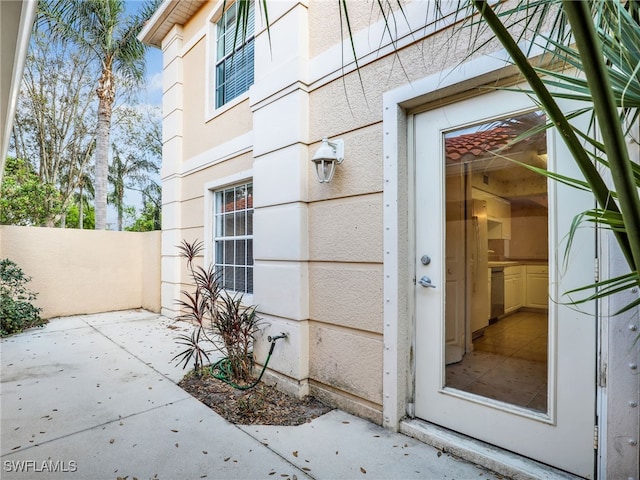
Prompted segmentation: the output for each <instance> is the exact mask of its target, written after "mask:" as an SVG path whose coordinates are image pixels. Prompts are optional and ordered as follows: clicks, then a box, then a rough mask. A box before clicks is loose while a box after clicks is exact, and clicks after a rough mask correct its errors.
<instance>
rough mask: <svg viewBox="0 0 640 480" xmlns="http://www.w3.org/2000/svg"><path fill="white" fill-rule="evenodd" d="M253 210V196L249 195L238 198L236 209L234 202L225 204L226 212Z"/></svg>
mask: <svg viewBox="0 0 640 480" xmlns="http://www.w3.org/2000/svg"><path fill="white" fill-rule="evenodd" d="M252 208H253V195H247V196H244V197H240V198H236V206H235V208H234V206H233V202H228V203H225V205H224V210H223V211H225V212H232V211H233V210H245V209H252Z"/></svg>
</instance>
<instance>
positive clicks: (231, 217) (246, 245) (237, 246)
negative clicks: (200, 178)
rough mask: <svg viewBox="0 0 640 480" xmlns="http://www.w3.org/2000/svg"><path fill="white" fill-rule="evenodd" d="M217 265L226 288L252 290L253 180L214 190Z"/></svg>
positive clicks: (242, 291)
mask: <svg viewBox="0 0 640 480" xmlns="http://www.w3.org/2000/svg"><path fill="white" fill-rule="evenodd" d="M214 197H215V210H214V222H213V223H214V227H213V230H214V232H213V247H214V252H215V253H214V255H215V262H214V268H215V271H216V274H217V275H218V281H219V282H220V283H221V285H222V287H223V288H225V289H226V290H232V291H234V292H241V293H248V294H251V293H253V184H252V183H245V184H242V185H236V186H233V187H228V188H225V189H223V190H217V191H216V192H214Z"/></svg>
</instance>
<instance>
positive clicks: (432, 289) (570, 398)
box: [413, 92, 596, 478]
mask: <svg viewBox="0 0 640 480" xmlns="http://www.w3.org/2000/svg"><path fill="white" fill-rule="evenodd" d="M544 121H545V118H544V116H543V115H542V114H541V113H540V112H537V111H536V107H535V105H534V104H533V103H532V102H531V101H530V100H529V99H528V98H527V96H526V95H525V94H519V93H515V92H493V93H488V94H485V95H481V96H479V97H476V98H473V99H470V100H464V101H461V102H458V103H454V104H451V105H448V106H445V107H441V108H438V109H435V110H430V111H427V112H424V113H419V114H416V115H414V117H413V126H414V128H413V134H414V147H415V202H416V203H415V219H416V242H415V245H416V259H415V270H416V280H417V281H416V286H415V302H416V342H415V343H416V390H415V413H416V416H417V417H419V418H422V419H424V420H427V421H429V422H432V423H435V424H438V425H442V426H444V427H447V428H450V429H452V430H455V431H458V432H460V433H463V434H465V435H469V436H471V437H474V438H477V439H480V440H482V441H485V442H488V443H490V444H493V445H497V446H499V447H502V448H504V449H507V450H511V451H514V452H516V453H518V454H521V455H523V456H526V457H530V458H533V459H535V460H538V461H540V462H543V463H546V464H549V465H552V466H554V467H557V468H559V469H562V470H566V471H568V472H572V473H575V474H577V475H580V476H583V477H585V478H593V476H594V442H593V438H594V426H595V387H596V385H595V362H596V355H595V352H596V319H595V316H594V307H593V305H589V306H581V307H580V309H581V311H580V312H579V311H577V310H576V309H575V308H573V307H570V306H567V305H563V304H562V301H563V300H564V297H563V296H562V294H563V293H564V292H566V291H568V290H570V289H572V288H576V287H579V286H582V285H584V284H587V283H591V279H592V278H593V268H594V252H595V246H594V238H595V235H594V232H593V231H592V230H590V229H587V228H585V229H582V230H580V231H579V232H578V233H577V234H576V237H575V238H574V243H573V246H572V247H571V250H570V252H569V254H568V255H569V256H568V257H567V258H566V261H565V247H566V241H567V233H568V231H569V228H570V225H571V221H572V219H573V217H574V216H575V215H576V214H577V213H579V212H581V211H583V210H585V209H588V208H589V207H590V206H591V205H592V200H591V197H590V195H588V194H585V193H584V192H578V191H576V190H574V189H571V188H569V187H565V186H563V185H560V184H558V183H555V182H552V181H548V180H547V179H546V178H545V177H544V176H542V175H539V174H537V173H533V172H531V170H530V169H527V168H525V167H523V166H522V164H529V165H535V166H537V167H540V168H547V169H549V170H551V171H556V172H559V173H563V174H565V175H570V176H579V171H578V169H577V168H576V167H575V165H574V162H573V160H572V158H571V157H570V155H569V153H568V152H567V151H566V148H565V147H564V145H563V144H562V141H561V139H560V138H559V137H558V135H556V134H555V133H554V132H553V131H549V132H546V133H540V134H538V135H536V136H534V137H532V138H529V139H527V140H522V141H520V142H518V143H513V142H511V141H512V140H513V139H514V138H516V137H517V136H518V134H519V133H520V132H522V131H523V130H527V129H529V128H530V127H531V126H532V125H534V124H538V123H540V122H544ZM585 121H586V119H585ZM510 142H511V143H510ZM513 160H516V161H517V162H520V163H516V162H514V161H513ZM427 257H428V260H429V261H425V259H427ZM425 277H427V278H425ZM482 282H486V283H484V284H483V283H482ZM487 283H488V284H489V285H487ZM480 287H482V288H480ZM478 292H482V294H481V295H478ZM488 292H491V298H490V299H489V298H487V296H488V295H489V293H488ZM541 297H542V301H541V300H540V299H541ZM479 298H480V299H481V300H479ZM545 298H548V301H547V302H545V300H544V299H545ZM505 303H506V304H505ZM489 304H490V305H489ZM472 317H473V319H474V320H473V322H471V318H472ZM472 325H473V326H472Z"/></svg>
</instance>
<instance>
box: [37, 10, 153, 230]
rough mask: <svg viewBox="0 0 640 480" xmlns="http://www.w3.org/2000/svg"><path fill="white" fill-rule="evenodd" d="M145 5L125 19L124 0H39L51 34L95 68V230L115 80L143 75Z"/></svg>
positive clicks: (103, 201) (103, 218)
mask: <svg viewBox="0 0 640 480" xmlns="http://www.w3.org/2000/svg"><path fill="white" fill-rule="evenodd" d="M157 3H158V2H157V0H154V1H150V2H148V3H146V4H145V5H144V6H143V7H142V8H141V10H140V11H139V13H138V14H137V15H135V16H128V15H127V14H126V10H125V1H124V0H41V2H40V19H41V20H40V21H41V23H44V24H45V25H46V27H47V28H49V30H50V32H51V34H52V35H54V36H60V37H62V38H65V39H68V40H71V41H73V42H74V43H75V44H76V45H77V46H78V47H79V48H80V49H81V50H84V51H88V52H91V54H92V56H93V58H94V60H95V62H97V63H98V64H99V67H100V72H101V75H100V78H99V79H98V85H97V88H96V93H97V95H98V118H97V129H96V153H95V155H96V168H95V211H96V227H95V228H96V229H98V230H104V229H105V228H106V226H107V178H108V165H109V145H110V132H111V114H112V110H113V105H114V102H115V100H116V87H117V85H118V82H120V83H121V84H123V85H129V86H132V85H137V84H139V82H140V81H141V80H142V78H143V77H144V72H145V51H146V46H145V45H144V44H143V43H142V42H140V41H139V40H138V39H137V38H136V36H137V34H138V32H139V31H140V29H141V28H142V26H143V25H144V22H146V20H148V19H149V17H150V16H151V14H152V13H153V11H154V10H155V8H156V6H157Z"/></svg>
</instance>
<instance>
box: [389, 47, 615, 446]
mask: <svg viewBox="0 0 640 480" xmlns="http://www.w3.org/2000/svg"><path fill="white" fill-rule="evenodd" d="M506 58H507V55H506V52H504V51H501V52H498V53H496V54H492V55H491V56H490V57H489V56H487V57H481V58H479V59H476V60H473V61H471V62H467V63H465V64H462V65H460V66H458V67H456V68H455V69H451V70H448V71H444V72H442V73H440V74H437V75H432V76H430V77H426V78H424V79H421V80H419V81H414V82H412V83H411V84H409V85H406V86H403V87H400V88H398V89H395V90H392V91H390V92H387V93H386V94H385V95H384V98H383V161H384V165H383V173H384V191H383V225H384V324H383V333H384V352H383V425H384V426H385V427H387V428H390V429H393V430H398V429H399V425H400V421H401V419H402V418H403V417H405V416H407V415H408V416H410V417H412V416H413V414H414V405H413V395H414V372H413V368H414V365H413V364H412V359H413V358H414V354H415V345H414V344H413V343H412V342H413V340H412V339H413V331H414V317H415V312H414V305H413V291H414V282H415V277H414V275H415V272H414V267H413V265H414V258H413V254H414V250H415V246H414V245H413V243H414V242H413V236H414V235H413V234H414V227H413V218H414V214H415V212H414V207H413V203H414V202H413V186H412V181H411V179H412V177H413V172H410V171H409V169H411V168H413V167H412V162H411V161H410V158H412V153H413V152H411V148H412V143H413V142H412V138H411V129H410V128H409V126H410V125H409V124H410V116H409V115H408V111H409V110H411V109H413V108H415V107H418V106H420V105H425V106H433V107H434V108H435V107H438V106H442V105H445V104H447V103H451V102H453V101H459V100H460V99H463V98H468V97H471V96H473V95H474V93H475V92H477V90H478V87H481V86H484V85H487V86H491V87H495V86H496V84H498V83H500V84H502V85H506V84H513V83H515V82H516V74H517V71H516V70H515V67H513V66H512V65H510V64H509V63H508V62H507V61H506V60H505V59H506ZM443 99H448V100H445V101H443ZM598 414H600V412H598ZM599 416H600V417H601V415H599ZM602 441H604V439H601V444H600V448H602V447H603V445H602ZM604 448H606V446H604Z"/></svg>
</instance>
